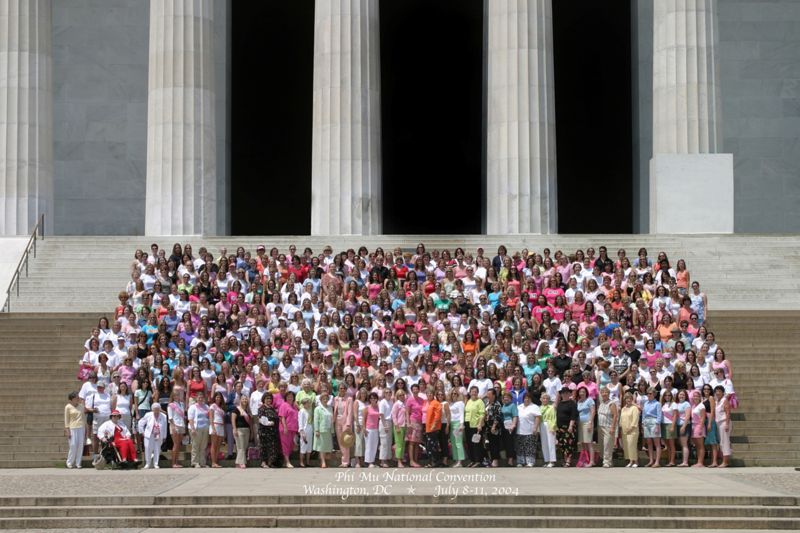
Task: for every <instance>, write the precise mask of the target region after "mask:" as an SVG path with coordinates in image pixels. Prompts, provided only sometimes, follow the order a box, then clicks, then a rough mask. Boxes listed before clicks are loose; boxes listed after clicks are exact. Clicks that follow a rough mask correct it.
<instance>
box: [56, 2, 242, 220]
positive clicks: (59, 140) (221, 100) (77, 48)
mask: <svg viewBox="0 0 800 533" xmlns="http://www.w3.org/2000/svg"><path fill="white" fill-rule="evenodd" d="M149 8H150V2H148V1H147V0H57V1H55V2H53V92H54V102H53V115H54V117H53V129H54V132H53V138H54V156H53V159H54V189H55V190H54V198H55V201H54V204H55V206H54V209H55V213H53V217H54V218H53V221H54V225H55V227H54V232H55V233H57V234H60V235H93V234H95V235H141V234H142V233H144V218H145V183H146V168H147V86H148V80H147V76H148V48H149ZM229 9H230V4H229V1H228V0H217V1H215V6H214V16H215V45H216V46H215V69H216V76H217V81H216V90H217V93H216V94H217V102H216V112H217V119H216V124H217V169H218V172H217V176H218V184H219V185H218V188H217V198H218V199H220V200H221V201H220V203H219V206H220V207H219V208H220V211H219V213H218V219H219V220H220V225H221V226H220V232H221V233H223V234H224V233H225V232H226V231H227V228H228V224H227V212H226V211H227V210H226V205H227V201H228V198H229V196H230V195H229V193H228V191H229V187H228V182H227V179H226V177H227V175H228V171H227V169H228V158H227V152H228V142H229V135H228V128H227V116H228V112H227V109H228V106H227V95H228V79H229V76H228V70H229V67H230V61H229V59H228V49H229V47H228V40H227V39H228V22H229V20H228V12H229Z"/></svg>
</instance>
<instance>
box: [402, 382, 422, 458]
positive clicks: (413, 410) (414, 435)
mask: <svg viewBox="0 0 800 533" xmlns="http://www.w3.org/2000/svg"><path fill="white" fill-rule="evenodd" d="M424 404H425V400H424V399H423V398H421V397H420V395H419V385H418V384H416V383H415V384H414V385H412V386H411V397H410V398H409V399H408V400H406V419H407V420H408V429H407V431H406V442H408V462H409V464H410V465H411V466H412V467H414V468H420V466H421V465H420V464H419V463H418V462H417V457H418V455H419V445H420V443H421V442H422V407H423V405H424Z"/></svg>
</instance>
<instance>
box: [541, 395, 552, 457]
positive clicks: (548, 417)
mask: <svg viewBox="0 0 800 533" xmlns="http://www.w3.org/2000/svg"><path fill="white" fill-rule="evenodd" d="M540 401H541V406H540V407H539V410H540V411H541V412H542V421H541V426H540V427H539V438H540V439H541V442H542V457H543V458H544V466H546V467H547V468H553V467H554V466H555V464H556V410H555V408H554V407H553V406H552V404H551V403H550V396H549V395H548V394H547V393H546V392H543V393H542V396H541V398H540Z"/></svg>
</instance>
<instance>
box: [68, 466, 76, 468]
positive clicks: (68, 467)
mask: <svg viewBox="0 0 800 533" xmlns="http://www.w3.org/2000/svg"><path fill="white" fill-rule="evenodd" d="M67 468H75V467H74V466H72V465H67Z"/></svg>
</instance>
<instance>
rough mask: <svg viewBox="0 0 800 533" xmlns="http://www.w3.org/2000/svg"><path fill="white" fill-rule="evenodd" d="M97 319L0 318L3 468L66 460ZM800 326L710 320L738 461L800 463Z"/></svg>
mask: <svg viewBox="0 0 800 533" xmlns="http://www.w3.org/2000/svg"><path fill="white" fill-rule="evenodd" d="M96 323H97V314H96V313H71V314H34V313H10V314H2V315H0V365H2V368H3V369H4V370H5V371H4V372H3V373H1V374H0V468H25V467H52V466H61V465H63V464H64V458H65V456H66V440H65V439H64V437H63V408H64V405H65V403H66V396H67V394H68V393H69V391H71V390H77V389H78V388H79V385H80V384H79V383H78V382H77V381H76V379H75V374H76V372H77V364H78V360H79V359H80V356H81V353H82V344H83V342H84V341H85V340H86V338H87V337H88V335H89V332H90V330H91V328H92V326H94V325H95V324H96ZM798 323H800V312H798V311H768V312H742V311H716V312H714V313H713V314H712V316H711V317H710V320H709V325H710V328H711V330H712V331H714V333H716V335H717V339H718V341H719V342H720V344H721V345H722V346H723V347H724V348H725V349H726V352H727V353H728V356H729V358H730V360H731V362H732V364H733V368H734V373H735V376H734V384H735V386H736V391H737V395H738V397H739V400H740V402H741V406H740V408H739V410H738V411H736V412H735V413H734V415H733V418H734V427H733V437H732V438H733V442H734V462H733V464H734V465H735V466H800V401H798V399H797V397H796V394H794V393H795V390H796V383H797V381H798V378H800V354H798V352H797V350H796V347H797V346H798V345H800V333H798V330H797V324H798ZM767 328H769V329H767ZM31 337H33V340H30V341H26V340H25V339H27V338H31ZM31 392H33V394H31ZM185 459H186V457H185V454H184V460H185ZM223 464H228V463H223Z"/></svg>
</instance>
